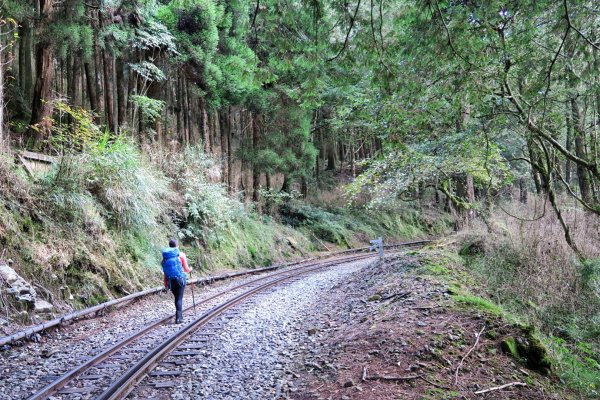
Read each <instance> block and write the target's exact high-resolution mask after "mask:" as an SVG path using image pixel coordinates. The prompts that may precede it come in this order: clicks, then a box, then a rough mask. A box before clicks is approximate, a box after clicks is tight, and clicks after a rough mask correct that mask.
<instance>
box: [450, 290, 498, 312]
mask: <svg viewBox="0 0 600 400" xmlns="http://www.w3.org/2000/svg"><path fill="white" fill-rule="evenodd" d="M453 299H454V300H455V301H456V302H458V303H460V304H464V305H465V306H467V307H472V308H475V309H477V310H480V311H484V312H487V313H489V314H491V315H495V316H502V315H504V310H503V309H502V307H500V306H498V305H496V304H494V303H492V302H491V301H489V300H486V299H484V298H481V297H479V296H474V295H470V294H466V295H455V296H453Z"/></svg>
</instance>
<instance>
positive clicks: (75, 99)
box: [69, 51, 83, 107]
mask: <svg viewBox="0 0 600 400" xmlns="http://www.w3.org/2000/svg"><path fill="white" fill-rule="evenodd" d="M82 57H83V54H82V53H81V51H77V52H76V53H75V55H74V57H73V70H72V71H71V81H70V82H69V98H70V99H71V104H73V105H74V106H75V107H81V106H82V105H83V104H82V101H81V58H82Z"/></svg>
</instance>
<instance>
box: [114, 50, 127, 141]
mask: <svg viewBox="0 0 600 400" xmlns="http://www.w3.org/2000/svg"><path fill="white" fill-rule="evenodd" d="M116 69H117V129H118V130H119V132H120V131H121V129H122V128H123V126H124V125H125V124H126V123H127V97H126V95H127V91H126V90H125V82H127V81H126V80H125V63H124V62H123V58H122V57H117V58H116Z"/></svg>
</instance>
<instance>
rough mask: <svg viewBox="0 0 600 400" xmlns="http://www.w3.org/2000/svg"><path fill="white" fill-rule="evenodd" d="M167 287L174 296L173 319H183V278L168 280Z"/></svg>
mask: <svg viewBox="0 0 600 400" xmlns="http://www.w3.org/2000/svg"><path fill="white" fill-rule="evenodd" d="M169 286H170V288H171V292H173V296H175V319H176V320H179V319H183V291H184V290H185V279H184V278H171V279H169Z"/></svg>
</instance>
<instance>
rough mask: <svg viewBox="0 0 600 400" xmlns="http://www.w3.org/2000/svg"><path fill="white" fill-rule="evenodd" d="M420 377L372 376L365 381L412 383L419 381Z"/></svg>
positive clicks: (366, 377)
mask: <svg viewBox="0 0 600 400" xmlns="http://www.w3.org/2000/svg"><path fill="white" fill-rule="evenodd" d="M419 378H420V376H419V375H406V376H387V375H372V376H365V379H366V380H368V381H392V382H397V381H412V380H415V379H419Z"/></svg>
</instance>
